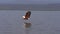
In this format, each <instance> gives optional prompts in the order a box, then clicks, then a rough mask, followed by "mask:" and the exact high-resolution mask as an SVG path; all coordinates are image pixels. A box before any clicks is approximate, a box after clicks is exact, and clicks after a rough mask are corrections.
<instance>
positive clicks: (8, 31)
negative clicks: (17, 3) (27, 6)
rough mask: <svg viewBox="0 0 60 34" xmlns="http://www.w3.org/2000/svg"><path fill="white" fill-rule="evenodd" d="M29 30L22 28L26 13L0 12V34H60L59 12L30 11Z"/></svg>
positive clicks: (15, 11) (17, 11)
mask: <svg viewBox="0 0 60 34" xmlns="http://www.w3.org/2000/svg"><path fill="white" fill-rule="evenodd" d="M31 12H32V15H31V19H30V22H31V24H32V26H31V28H28V29H26V28H24V21H23V19H22V16H23V15H25V13H26V11H21V10H0V34H60V11H31Z"/></svg>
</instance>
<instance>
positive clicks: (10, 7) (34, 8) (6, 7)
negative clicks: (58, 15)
mask: <svg viewBox="0 0 60 34" xmlns="http://www.w3.org/2000/svg"><path fill="white" fill-rule="evenodd" d="M27 8H28V9H27ZM0 10H32V11H60V4H48V5H47V4H46V5H38V4H34V5H33V4H30V5H27V4H26V5H24V4H18V5H0Z"/></svg>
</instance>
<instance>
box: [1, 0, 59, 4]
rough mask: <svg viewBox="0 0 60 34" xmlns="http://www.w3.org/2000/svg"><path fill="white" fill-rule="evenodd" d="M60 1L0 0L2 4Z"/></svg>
mask: <svg viewBox="0 0 60 34" xmlns="http://www.w3.org/2000/svg"><path fill="white" fill-rule="evenodd" d="M49 3H60V0H0V4H49Z"/></svg>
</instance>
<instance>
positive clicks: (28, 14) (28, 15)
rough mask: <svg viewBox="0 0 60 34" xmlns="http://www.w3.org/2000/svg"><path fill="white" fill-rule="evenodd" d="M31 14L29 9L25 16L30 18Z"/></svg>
mask: <svg viewBox="0 0 60 34" xmlns="http://www.w3.org/2000/svg"><path fill="white" fill-rule="evenodd" d="M30 16H31V11H27V12H26V14H25V16H24V17H25V18H24V19H25V20H28V18H30Z"/></svg>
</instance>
